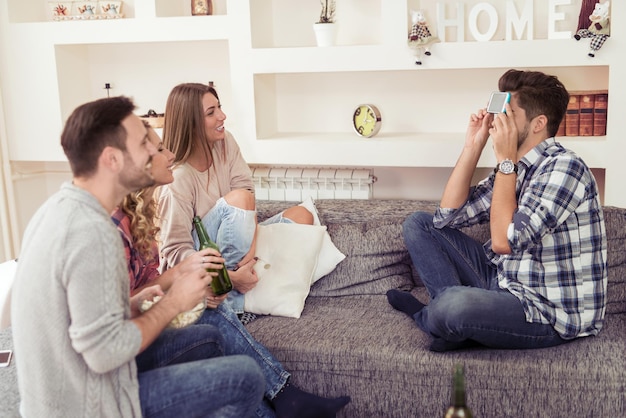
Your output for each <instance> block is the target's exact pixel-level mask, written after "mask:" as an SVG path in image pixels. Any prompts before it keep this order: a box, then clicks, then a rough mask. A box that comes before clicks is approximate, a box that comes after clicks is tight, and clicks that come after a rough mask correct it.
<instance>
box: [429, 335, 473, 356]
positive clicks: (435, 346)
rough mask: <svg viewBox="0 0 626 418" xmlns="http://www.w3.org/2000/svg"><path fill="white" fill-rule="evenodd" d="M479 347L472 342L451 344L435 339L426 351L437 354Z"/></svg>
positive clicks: (450, 342) (451, 342) (465, 341)
mask: <svg viewBox="0 0 626 418" xmlns="http://www.w3.org/2000/svg"><path fill="white" fill-rule="evenodd" d="M479 345H480V344H478V343H477V342H475V341H472V340H464V341H458V342H453V341H446V340H444V339H443V338H437V337H435V338H434V339H433V341H432V342H431V343H430V347H428V349H429V350H430V351H435V352H437V353H443V352H444V351H452V350H461V349H464V348H472V347H477V346H479Z"/></svg>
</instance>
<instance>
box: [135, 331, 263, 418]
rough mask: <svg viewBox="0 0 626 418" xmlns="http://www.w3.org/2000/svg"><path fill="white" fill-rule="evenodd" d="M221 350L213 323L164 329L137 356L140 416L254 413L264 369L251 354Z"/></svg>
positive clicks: (220, 337)
mask: <svg viewBox="0 0 626 418" xmlns="http://www.w3.org/2000/svg"><path fill="white" fill-rule="evenodd" d="M224 351H225V350H224V339H223V338H222V335H221V333H220V332H219V330H218V329H217V328H216V327H214V326H212V325H208V324H200V325H195V324H194V325H192V326H189V327H187V328H183V329H179V330H176V329H166V330H164V331H163V332H162V333H161V335H160V336H159V337H158V338H157V339H156V340H155V341H154V342H153V343H152V344H151V345H150V346H149V347H148V348H147V349H146V350H144V351H143V352H142V353H140V354H139V355H138V356H137V358H136V362H137V370H138V379H139V398H140V401H141V409H142V413H143V414H144V416H146V417H171V416H176V415H177V416H181V417H248V416H252V415H253V412H254V411H255V410H256V409H257V408H258V407H259V405H260V404H261V402H262V397H263V383H264V376H263V373H262V372H261V370H260V368H259V366H258V365H257V364H256V362H255V361H254V360H252V359H251V358H249V357H246V356H228V357H223V355H224Z"/></svg>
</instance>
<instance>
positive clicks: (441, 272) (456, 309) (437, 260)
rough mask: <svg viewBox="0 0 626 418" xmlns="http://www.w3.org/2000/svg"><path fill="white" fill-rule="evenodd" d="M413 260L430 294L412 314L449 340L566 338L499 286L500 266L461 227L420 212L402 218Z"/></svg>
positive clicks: (524, 342)
mask: <svg viewBox="0 0 626 418" xmlns="http://www.w3.org/2000/svg"><path fill="white" fill-rule="evenodd" d="M403 235H404V242H405V244H406V247H407V249H408V251H409V254H410V255H411V260H412V261H413V265H414V266H415V269H416V271H417V273H418V274H419V276H420V278H421V279H422V282H423V283H424V286H426V289H428V293H429V294H430V298H431V300H430V303H429V304H428V305H427V306H426V307H425V308H424V309H422V310H421V311H420V312H418V313H416V314H415V315H414V316H413V319H414V320H415V322H416V324H417V326H418V327H420V328H421V329H422V330H423V331H424V332H426V333H428V334H430V335H431V336H433V337H435V338H441V339H443V340H446V341H450V342H455V343H456V342H462V341H466V340H472V341H475V342H477V343H480V344H482V345H485V346H488V347H493V348H541V347H551V346H555V345H559V344H562V343H564V342H566V340H564V339H562V338H561V337H560V336H559V335H558V334H557V333H556V331H554V328H552V326H551V325H549V324H541V323H531V322H527V321H526V314H525V312H524V308H523V306H522V303H521V302H520V300H519V299H518V298H517V297H515V296H514V295H513V294H511V293H510V292H508V291H507V290H504V289H500V287H499V286H498V277H497V269H496V266H495V265H494V264H493V263H491V261H490V260H489V259H488V258H487V256H486V254H485V251H484V249H483V247H482V245H481V244H480V243H478V242H476V241H475V240H473V239H472V238H471V237H469V236H467V235H466V234H464V233H463V232H461V231H458V230H456V229H452V228H448V227H444V228H442V229H437V228H435V227H434V225H433V215H432V214H429V213H424V212H416V213H414V214H412V215H410V216H409V217H408V218H407V219H406V220H405V221H404V224H403Z"/></svg>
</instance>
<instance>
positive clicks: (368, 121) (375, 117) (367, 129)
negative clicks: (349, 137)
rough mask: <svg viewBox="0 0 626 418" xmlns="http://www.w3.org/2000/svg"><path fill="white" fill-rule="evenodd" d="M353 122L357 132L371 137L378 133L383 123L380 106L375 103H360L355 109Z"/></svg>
mask: <svg viewBox="0 0 626 418" xmlns="http://www.w3.org/2000/svg"><path fill="white" fill-rule="evenodd" d="M352 124H353V126H354V130H355V131H356V133H357V134H359V135H361V136H365V137H368V138H369V137H371V136H374V135H376V134H377V133H378V131H379V130H380V125H381V117H380V112H379V111H378V108H376V106H374V105H367V104H364V105H360V106H359V107H357V108H356V110H355V111H354V115H353V116H352Z"/></svg>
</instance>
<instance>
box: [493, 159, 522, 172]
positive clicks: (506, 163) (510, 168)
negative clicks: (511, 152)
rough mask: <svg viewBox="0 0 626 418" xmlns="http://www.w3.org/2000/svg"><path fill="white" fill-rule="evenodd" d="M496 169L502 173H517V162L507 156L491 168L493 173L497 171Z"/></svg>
mask: <svg viewBox="0 0 626 418" xmlns="http://www.w3.org/2000/svg"><path fill="white" fill-rule="evenodd" d="M498 171H499V172H500V173H502V174H513V173H517V164H515V163H514V162H513V161H511V160H509V159H508V158H507V159H506V160H502V161H501V162H499V163H498V164H497V165H496V168H495V169H494V170H493V172H494V173H497V172H498Z"/></svg>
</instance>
